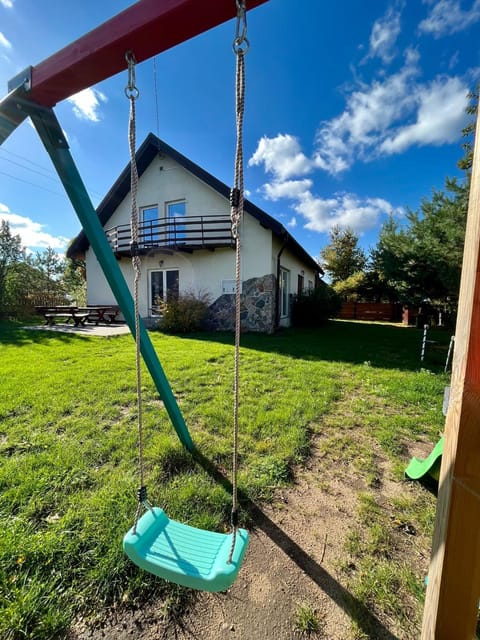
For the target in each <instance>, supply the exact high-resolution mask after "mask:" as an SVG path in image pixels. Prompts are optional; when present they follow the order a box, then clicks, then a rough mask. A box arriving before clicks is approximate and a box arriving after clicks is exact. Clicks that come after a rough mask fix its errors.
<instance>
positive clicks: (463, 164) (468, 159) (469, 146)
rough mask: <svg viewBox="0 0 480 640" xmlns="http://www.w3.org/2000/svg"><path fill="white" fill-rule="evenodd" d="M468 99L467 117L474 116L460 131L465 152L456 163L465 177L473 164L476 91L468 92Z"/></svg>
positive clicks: (477, 96)
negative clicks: (464, 172)
mask: <svg viewBox="0 0 480 640" xmlns="http://www.w3.org/2000/svg"><path fill="white" fill-rule="evenodd" d="M468 99H469V100H470V103H469V105H468V106H467V108H466V109H465V111H466V112H467V113H468V115H471V116H475V117H474V118H473V119H472V120H471V121H470V122H469V123H468V124H467V126H466V127H464V128H463V129H462V135H463V137H464V138H466V140H465V142H464V143H463V144H462V147H463V150H464V151H465V155H464V156H463V158H461V159H460V160H459V161H458V162H457V166H458V168H459V169H462V170H463V171H466V172H467V175H468V176H469V175H470V172H471V170H472V162H473V143H472V137H473V135H474V133H475V126H476V123H477V112H478V99H479V93H478V91H470V92H469V94H468Z"/></svg>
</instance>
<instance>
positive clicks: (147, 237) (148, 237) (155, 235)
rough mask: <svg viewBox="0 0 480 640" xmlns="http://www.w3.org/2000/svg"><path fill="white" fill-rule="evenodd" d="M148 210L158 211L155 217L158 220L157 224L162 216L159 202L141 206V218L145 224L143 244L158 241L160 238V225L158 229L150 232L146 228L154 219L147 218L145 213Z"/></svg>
mask: <svg viewBox="0 0 480 640" xmlns="http://www.w3.org/2000/svg"><path fill="white" fill-rule="evenodd" d="M147 211H156V212H157V217H156V218H155V220H156V221H157V224H159V223H160V218H159V213H158V204H149V205H147V206H145V207H140V220H141V224H142V225H144V227H143V233H142V236H143V237H142V239H141V243H142V244H150V243H153V242H158V240H159V239H160V226H158V228H157V230H156V231H153V232H152V233H150V234H148V233H146V229H145V225H146V223H148V222H152V220H145V213H146V212H147Z"/></svg>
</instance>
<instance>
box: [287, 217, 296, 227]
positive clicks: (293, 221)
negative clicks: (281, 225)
mask: <svg viewBox="0 0 480 640" xmlns="http://www.w3.org/2000/svg"><path fill="white" fill-rule="evenodd" d="M296 226H297V219H296V218H295V216H292V217H291V218H290V221H289V222H287V227H290V228H291V229H294V228H295V227H296Z"/></svg>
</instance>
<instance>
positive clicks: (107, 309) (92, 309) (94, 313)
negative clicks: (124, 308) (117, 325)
mask: <svg viewBox="0 0 480 640" xmlns="http://www.w3.org/2000/svg"><path fill="white" fill-rule="evenodd" d="M79 311H81V312H88V320H89V322H95V324H96V325H97V324H98V323H99V322H104V323H105V324H112V322H115V320H116V318H117V316H118V314H119V313H120V309H119V307H117V306H115V305H110V304H109V305H89V306H88V307H80V308H79Z"/></svg>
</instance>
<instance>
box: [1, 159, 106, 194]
mask: <svg viewBox="0 0 480 640" xmlns="http://www.w3.org/2000/svg"><path fill="white" fill-rule="evenodd" d="M0 151H4V152H5V153H9V154H10V155H12V156H15V157H16V158H20V159H21V160H25V161H26V162H29V163H30V164H32V165H33V166H35V167H38V168H40V169H42V172H43V171H44V172H45V173H42V172H41V171H37V170H36V169H32V168H31V167H27V166H25V165H24V164H21V163H20V162H15V160H12V159H11V158H0V160H4V161H5V162H9V163H10V164H13V165H16V166H17V167H20V168H21V169H25V170H26V171H31V172H32V173H36V174H37V175H39V176H42V178H48V179H49V180H54V181H55V182H56V183H57V184H59V183H60V179H59V177H58V175H57V174H56V173H55V172H54V171H52V170H50V169H47V168H46V167H43V166H42V165H40V164H37V163H36V162H33V160H30V159H29V158H26V157H25V156H22V155H20V154H19V153H14V152H13V151H8V150H7V149H1V148H0ZM0 173H2V172H0ZM47 174H51V175H47ZM3 175H8V176H9V177H10V178H14V179H16V180H20V181H22V182H26V183H27V184H32V185H34V186H37V187H38V188H40V189H41V188H44V190H45V191H49V189H47V188H46V187H40V186H39V185H37V184H34V183H33V182H28V181H27V180H22V179H21V178H16V177H15V176H12V175H11V174H7V173H4V174H3ZM52 193H53V192H52ZM89 193H91V194H92V195H94V196H95V197H96V198H99V199H101V198H103V194H101V193H100V192H98V191H94V190H93V189H92V190H89Z"/></svg>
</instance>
